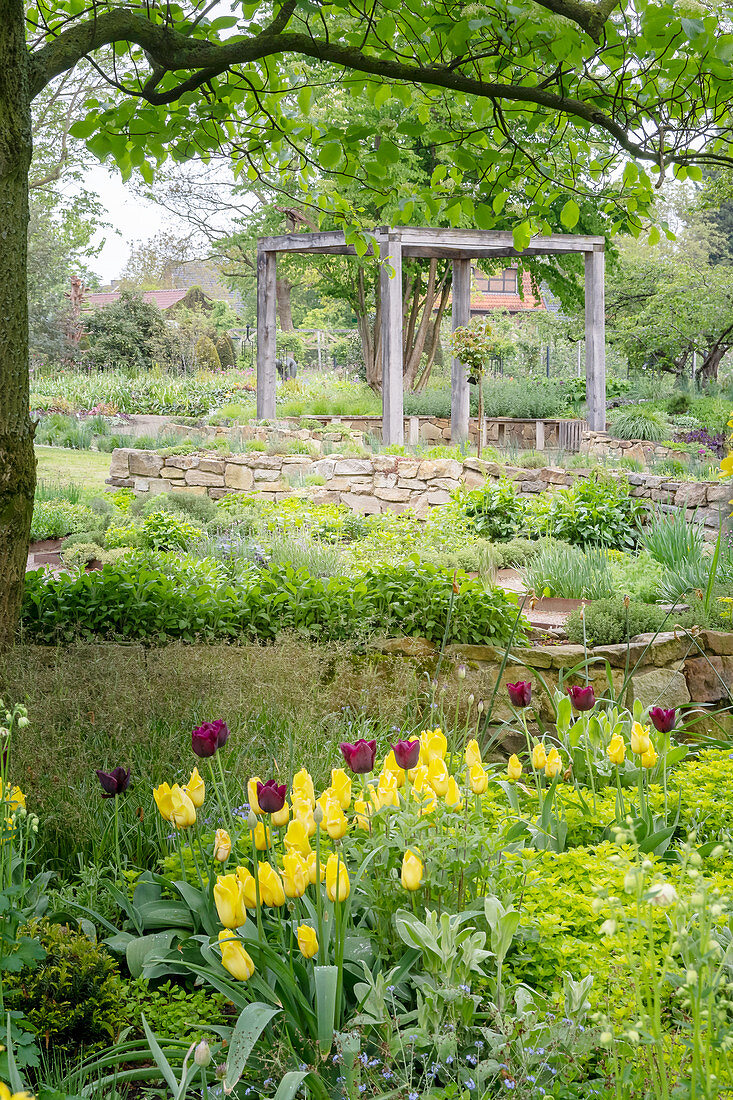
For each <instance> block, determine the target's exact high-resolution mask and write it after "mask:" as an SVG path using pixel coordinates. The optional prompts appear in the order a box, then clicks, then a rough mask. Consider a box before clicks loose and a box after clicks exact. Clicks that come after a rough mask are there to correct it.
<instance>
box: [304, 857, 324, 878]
mask: <svg viewBox="0 0 733 1100" xmlns="http://www.w3.org/2000/svg"><path fill="white" fill-rule="evenodd" d="M305 866H306V870H307V872H308V884H309V885H310V886H315V885H316V880H317V877H318V871H317V869H316V867H317V864H316V853H315V852H309V853H308V855H307V856H306V857H305ZM320 872H321V877H320V881H321V882H323V880H324V878H325V877H326V868H325V867H324V866H323V864H322V863H321V864H320Z"/></svg>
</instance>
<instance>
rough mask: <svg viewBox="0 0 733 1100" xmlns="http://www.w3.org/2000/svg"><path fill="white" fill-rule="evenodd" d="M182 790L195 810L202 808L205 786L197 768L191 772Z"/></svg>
mask: <svg viewBox="0 0 733 1100" xmlns="http://www.w3.org/2000/svg"><path fill="white" fill-rule="evenodd" d="M183 789H184V791H185V792H186V794H187V795H188V797H189V798H190V799H191V801H192V802H193V804H194V806H195V807H196V809H197V810H198V809H199V808H200V807H201V806H203V804H204V796H205V794H206V784H205V783H204V781H203V779H202V778H201V776H200V775H199V770H198V768H194V769H193V771H192V772H191V778H190V779H189V781H188V783H187V784H186V786H185V787H184V788H183Z"/></svg>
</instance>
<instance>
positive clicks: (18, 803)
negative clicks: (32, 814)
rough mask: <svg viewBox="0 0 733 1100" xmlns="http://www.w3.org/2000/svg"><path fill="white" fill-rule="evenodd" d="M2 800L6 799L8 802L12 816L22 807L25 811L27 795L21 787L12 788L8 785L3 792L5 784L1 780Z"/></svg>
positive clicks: (0, 796)
mask: <svg viewBox="0 0 733 1100" xmlns="http://www.w3.org/2000/svg"><path fill="white" fill-rule="evenodd" d="M0 798H5V799H6V800H7V801H6V805H7V807H8V809H9V810H10V812H11V814H12V813H15V811H16V810H19V809H20V808H21V807H22V808H23V809H25V795H24V794H23V792H22V791H21V789H20V787H11V785H10V783H7V784H6V785H5V790H4V791H3V783H2V780H1V779H0Z"/></svg>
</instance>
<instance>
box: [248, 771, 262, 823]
mask: <svg viewBox="0 0 733 1100" xmlns="http://www.w3.org/2000/svg"><path fill="white" fill-rule="evenodd" d="M261 782H262V780H261V779H260V777H259V775H253V776H252V778H251V779H248V780H247V801H248V802H249V808H250V810H252V812H253V813H255V814H261V813H262V810H261V809H260V804H259V802H258V801H257V784H258V783H261Z"/></svg>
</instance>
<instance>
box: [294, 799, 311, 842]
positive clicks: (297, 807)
mask: <svg viewBox="0 0 733 1100" xmlns="http://www.w3.org/2000/svg"><path fill="white" fill-rule="evenodd" d="M293 815H294V817H295V819H296V821H299V822H300V823H301V825H302V826H303V828H304V829H305V831H306V835H307V836H315V834H316V823H315V819H314V817H313V807H312V806H311V804H310V802H297V803H296V802H293Z"/></svg>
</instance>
